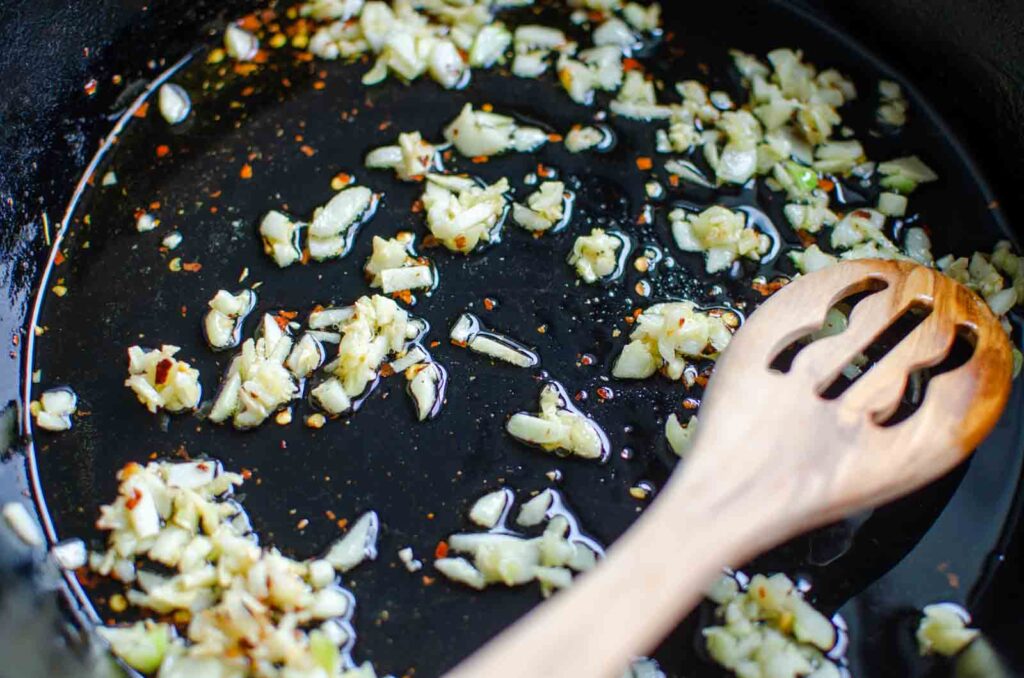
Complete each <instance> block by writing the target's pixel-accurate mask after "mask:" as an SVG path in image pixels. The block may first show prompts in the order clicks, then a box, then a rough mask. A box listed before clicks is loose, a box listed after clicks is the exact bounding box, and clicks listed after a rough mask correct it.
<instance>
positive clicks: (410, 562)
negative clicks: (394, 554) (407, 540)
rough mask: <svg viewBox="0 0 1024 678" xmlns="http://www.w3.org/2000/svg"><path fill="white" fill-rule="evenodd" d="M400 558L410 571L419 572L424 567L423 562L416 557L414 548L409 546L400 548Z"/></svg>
mask: <svg viewBox="0 0 1024 678" xmlns="http://www.w3.org/2000/svg"><path fill="white" fill-rule="evenodd" d="M398 559H399V560H401V561H402V564H403V565H405V569H406V570H408V571H409V572H419V571H420V570H422V569H423V563H422V562H421V561H419V560H417V559H416V556H415V555H414V554H413V551H412V548H411V547H409V546H406V547H405V548H401V549H399V550H398Z"/></svg>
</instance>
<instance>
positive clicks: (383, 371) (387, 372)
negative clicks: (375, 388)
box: [380, 363, 395, 379]
mask: <svg viewBox="0 0 1024 678" xmlns="http://www.w3.org/2000/svg"><path fill="white" fill-rule="evenodd" d="M394 373H395V368H393V367H391V363H384V365H383V366H382V367H381V368H380V376H382V377H384V378H385V379H387V378H388V377H390V376H392V375H394Z"/></svg>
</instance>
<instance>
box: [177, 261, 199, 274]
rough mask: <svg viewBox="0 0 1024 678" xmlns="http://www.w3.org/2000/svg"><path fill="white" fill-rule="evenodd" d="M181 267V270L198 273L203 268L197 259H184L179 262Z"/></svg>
mask: <svg viewBox="0 0 1024 678" xmlns="http://www.w3.org/2000/svg"><path fill="white" fill-rule="evenodd" d="M181 268H182V270H183V271H188V272H189V273H198V272H199V271H201V270H203V265H202V264H200V263H199V262H198V261H186V262H183V263H182V264H181Z"/></svg>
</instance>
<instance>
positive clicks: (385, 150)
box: [366, 132, 439, 181]
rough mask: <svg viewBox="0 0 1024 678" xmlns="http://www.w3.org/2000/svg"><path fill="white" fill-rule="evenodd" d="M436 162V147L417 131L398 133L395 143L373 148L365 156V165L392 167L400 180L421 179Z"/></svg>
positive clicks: (382, 167)
mask: <svg viewBox="0 0 1024 678" xmlns="http://www.w3.org/2000/svg"><path fill="white" fill-rule="evenodd" d="M438 164H439V163H438V157H437V149H436V148H435V147H434V145H433V144H431V143H429V142H426V141H424V140H423V137H422V136H421V135H420V133H419V132H404V133H402V134H399V135H398V143H397V144H396V145H394V146H381V147H380V148H375V149H373V150H372V151H370V152H369V153H368V154H367V156H366V166H367V167H371V168H374V169H393V170H394V171H395V175H396V176H397V177H398V178H399V179H401V180H402V181H416V180H419V179H422V178H423V177H424V176H426V175H427V174H428V173H429V172H430V171H431V170H432V169H434V168H435V167H436V166H437V165H438Z"/></svg>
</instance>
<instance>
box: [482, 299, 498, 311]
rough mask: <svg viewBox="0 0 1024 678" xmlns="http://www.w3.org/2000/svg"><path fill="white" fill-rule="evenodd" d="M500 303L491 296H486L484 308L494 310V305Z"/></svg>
mask: <svg viewBox="0 0 1024 678" xmlns="http://www.w3.org/2000/svg"><path fill="white" fill-rule="evenodd" d="M497 305H498V302H496V301H494V299H491V298H490V297H484V308H485V309H487V310H488V311H493V310H494V307H495V306H497Z"/></svg>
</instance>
